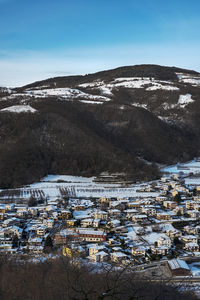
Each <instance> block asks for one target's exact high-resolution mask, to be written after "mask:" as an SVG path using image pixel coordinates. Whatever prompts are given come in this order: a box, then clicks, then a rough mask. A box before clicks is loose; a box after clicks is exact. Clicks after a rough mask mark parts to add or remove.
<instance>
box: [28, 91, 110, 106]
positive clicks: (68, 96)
mask: <svg viewBox="0 0 200 300" xmlns="http://www.w3.org/2000/svg"><path fill="white" fill-rule="evenodd" d="M26 94H27V95H29V96H33V97H36V98H46V97H48V96H49V97H59V98H62V99H65V100H73V99H77V100H78V98H81V101H82V100H94V101H96V100H97V101H103V102H106V101H110V99H109V98H108V97H104V96H97V95H91V94H87V93H84V92H82V91H80V90H78V89H71V88H55V89H41V90H27V91H26ZM90 103H93V102H90Z"/></svg>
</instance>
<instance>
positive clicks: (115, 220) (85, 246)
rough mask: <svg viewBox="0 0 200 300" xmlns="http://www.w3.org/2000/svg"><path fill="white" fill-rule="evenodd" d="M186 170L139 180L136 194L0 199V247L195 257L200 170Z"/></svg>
mask: <svg viewBox="0 0 200 300" xmlns="http://www.w3.org/2000/svg"><path fill="white" fill-rule="evenodd" d="M183 169H184V168H183ZM188 176H189V175H186V174H184V173H183V172H179V173H178V174H169V175H167V176H166V175H165V176H163V177H162V178H161V179H160V180H157V181H153V182H150V183H149V182H147V183H143V184H141V185H140V190H139V191H138V192H142V193H141V195H142V196H140V197H139V196H136V197H131V196H130V197H88V198H86V197H71V196H70V195H68V194H67V193H66V194H65V193H64V192H63V193H62V195H61V196H60V197H57V198H56V197H55V198H54V197H52V198H51V199H48V198H45V197H43V196H41V195H40V194H39V197H37V196H36V195H35V196H33V195H32V196H31V197H29V199H28V200H27V201H26V202H23V203H22V202H21V201H19V202H18V201H17V200H16V199H15V201H14V202H8V201H5V203H1V205H0V219H1V221H0V251H1V253H3V254H7V255H8V254H10V255H20V257H24V258H26V257H31V258H34V257H41V258H42V257H45V256H48V255H49V253H52V254H51V255H57V254H58V255H65V256H68V257H75V258H81V259H83V260H85V261H88V262H95V263H103V262H104V263H107V264H113V263H114V264H117V265H125V266H126V265H128V264H130V263H131V264H132V265H134V266H138V265H144V264H149V263H153V262H156V261H157V262H158V261H160V260H161V261H163V260H165V261H166V260H170V261H171V260H174V259H175V258H185V257H187V258H188V257H190V258H192V257H198V256H200V238H199V233H200V218H199V216H200V185H199V178H198V174H196V175H195V176H196V177H195V178H192V179H191V177H188ZM190 176H191V174H190ZM155 192H156V193H157V194H156V195H157V196H152V195H155ZM145 195H146V196H145Z"/></svg>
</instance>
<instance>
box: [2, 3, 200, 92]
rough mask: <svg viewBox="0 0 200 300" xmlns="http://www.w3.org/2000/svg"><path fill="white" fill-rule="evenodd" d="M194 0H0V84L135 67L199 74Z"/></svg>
mask: <svg viewBox="0 0 200 300" xmlns="http://www.w3.org/2000/svg"><path fill="white" fill-rule="evenodd" d="M199 29H200V1H199V0H173V1H172V0H167V1H165V0H123V1H122V0H0V86H11V87H13V86H21V85H24V84H28V83H31V82H33V81H36V80H41V79H46V78H49V77H55V76H66V75H72V74H73V75H74V74H87V73H93V72H96V71H100V70H105V69H110V68H115V67H119V66H124V65H135V64H160V65H168V66H178V67H183V68H188V69H194V70H196V71H199V72H200V33H199Z"/></svg>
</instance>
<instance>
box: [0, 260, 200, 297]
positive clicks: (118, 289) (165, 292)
mask: <svg viewBox="0 0 200 300" xmlns="http://www.w3.org/2000/svg"><path fill="white" fill-rule="evenodd" d="M95 268H96V267H95ZM95 268H94V267H92V266H86V265H84V266H82V265H77V263H75V262H73V261H69V260H68V259H66V258H63V257H61V258H59V259H55V260H50V261H46V262H43V263H30V262H24V261H23V262H21V263H20V262H14V261H13V260H8V259H7V258H3V257H1V258H0V270H1V279H0V299H1V300H103V299H105V300H111V299H115V300H141V299H143V300H179V299H181V300H196V299H197V298H196V297H195V296H194V295H192V293H190V292H188V293H180V292H178V287H177V286H173V284H170V282H167V284H166V283H162V281H160V282H159V281H158V282H156V283H155V282H151V280H150V279H144V278H143V279H142V278H139V277H138V275H136V274H135V273H134V272H132V271H131V270H130V269H128V268H127V267H124V268H122V269H120V270H118V271H116V270H114V268H112V267H109V268H106V267H105V266H104V267H101V268H99V270H98V272H97V269H95Z"/></svg>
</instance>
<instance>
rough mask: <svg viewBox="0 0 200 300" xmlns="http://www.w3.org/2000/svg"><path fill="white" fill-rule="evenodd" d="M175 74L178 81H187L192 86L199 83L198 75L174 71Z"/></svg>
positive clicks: (199, 77)
mask: <svg viewBox="0 0 200 300" xmlns="http://www.w3.org/2000/svg"><path fill="white" fill-rule="evenodd" d="M176 75H177V76H178V79H179V81H180V82H183V83H189V84H191V85H193V86H199V85H200V75H199V76H195V75H191V74H186V73H176Z"/></svg>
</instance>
